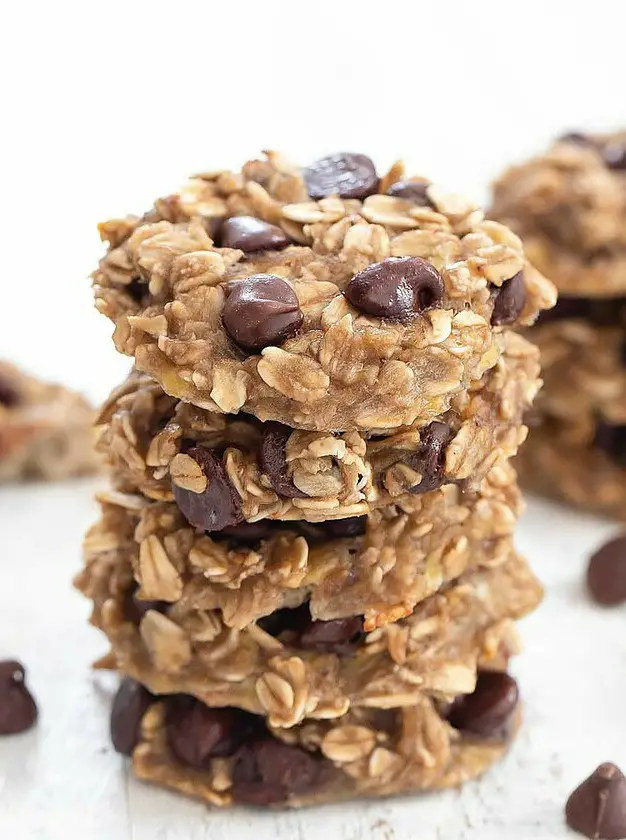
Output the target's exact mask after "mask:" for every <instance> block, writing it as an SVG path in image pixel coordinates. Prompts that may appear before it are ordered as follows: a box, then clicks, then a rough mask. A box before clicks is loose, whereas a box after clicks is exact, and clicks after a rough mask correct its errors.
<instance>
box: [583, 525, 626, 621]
mask: <svg viewBox="0 0 626 840" xmlns="http://www.w3.org/2000/svg"><path fill="white" fill-rule="evenodd" d="M587 589H588V590H589V594H590V595H591V597H592V598H593V600H594V601H596V603H598V604H603V605H604V606H607V607H608V606H613V605H615V604H621V603H624V602H626V535H623V536H621V537H616V538H615V539H613V540H610V541H609V542H607V543H605V544H604V545H603V546H602V547H601V548H599V549H598V551H596V552H595V554H593V555H592V556H591V559H590V560H589V565H588V567H587Z"/></svg>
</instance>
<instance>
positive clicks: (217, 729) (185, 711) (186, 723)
mask: <svg viewBox="0 0 626 840" xmlns="http://www.w3.org/2000/svg"><path fill="white" fill-rule="evenodd" d="M252 717H253V716H252V715H247V714H246V713H245V712H240V711H239V710H237V709H231V708H220V709H212V708H209V707H208V706H205V705H204V703H201V702H200V701H199V700H196V698H195V697H190V696H188V695H186V694H179V695H174V696H172V697H170V698H169V699H168V703H167V710H166V713H165V729H166V733H167V742H168V744H169V746H170V749H171V750H172V752H173V753H174V755H175V756H176V758H177V759H178V760H179V761H180V762H181V763H182V764H184V765H186V766H187V767H193V768H194V769H196V770H206V769H207V768H208V767H209V764H210V761H211V759H212V758H222V757H224V756H227V755H232V754H233V753H234V752H236V751H237V750H238V749H239V747H240V746H241V745H242V744H243V743H244V742H245V740H246V738H248V737H249V736H250V734H251V724H250V721H249V720H248V718H250V719H252Z"/></svg>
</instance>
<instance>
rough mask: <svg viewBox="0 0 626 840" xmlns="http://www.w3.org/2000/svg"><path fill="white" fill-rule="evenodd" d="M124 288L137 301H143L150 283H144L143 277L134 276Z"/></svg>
mask: <svg viewBox="0 0 626 840" xmlns="http://www.w3.org/2000/svg"><path fill="white" fill-rule="evenodd" d="M124 288H125V291H126V294H127V295H128V296H129V297H131V298H132V299H133V300H134V301H135V303H141V301H142V300H143V298H144V295H145V294H147V292H148V284H147V283H144V281H143V280H142V279H141V277H133V279H132V280H131V281H130V283H129V284H128V285H127V286H125V287H124Z"/></svg>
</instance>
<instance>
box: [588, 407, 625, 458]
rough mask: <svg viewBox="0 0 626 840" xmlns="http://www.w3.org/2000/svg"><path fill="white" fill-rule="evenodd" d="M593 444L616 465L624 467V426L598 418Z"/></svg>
mask: <svg viewBox="0 0 626 840" xmlns="http://www.w3.org/2000/svg"><path fill="white" fill-rule="evenodd" d="M593 446H595V447H597V448H598V449H600V450H602V452H604V453H606V455H608V456H609V458H611V459H612V460H613V461H615V463H616V464H617V465H618V466H621V467H626V426H617V425H614V424H613V423H608V422H607V421H606V420H604V419H602V418H601V417H600V418H598V420H597V422H596V432H595V435H594V439H593Z"/></svg>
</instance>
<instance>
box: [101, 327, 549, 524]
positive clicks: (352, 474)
mask: <svg viewBox="0 0 626 840" xmlns="http://www.w3.org/2000/svg"><path fill="white" fill-rule="evenodd" d="M540 384H541V381H540V379H539V354H538V352H537V351H536V349H535V348H534V347H533V346H532V345H531V344H529V343H528V342H527V341H526V340H525V339H523V338H521V337H520V336H518V335H516V334H515V333H513V332H508V333H507V334H506V335H505V336H504V352H503V355H502V356H501V358H500V359H499V360H498V362H497V363H496V365H495V366H494V367H493V368H491V369H490V370H489V371H487V372H486V373H485V374H484V375H483V377H482V379H481V380H479V381H478V382H476V383H474V385H473V386H472V387H471V388H469V389H468V390H466V391H463V392H461V393H459V394H456V395H455V396H454V397H453V398H452V400H451V405H450V408H449V410H448V411H447V412H446V413H445V414H443V415H440V416H439V417H438V418H437V419H436V420H434V421H432V422H431V423H429V424H428V425H427V426H425V427H422V428H418V427H417V426H416V425H413V426H407V427H400V428H399V429H391V430H387V431H386V432H385V433H384V434H376V435H373V434H369V433H367V432H356V431H353V432H337V433H335V434H333V433H331V432H320V431H317V432H314V431H304V430H298V429H290V428H289V427H287V426H283V425H281V424H279V423H275V422H266V423H262V422H261V421H260V420H257V419H256V418H255V417H253V416H252V415H248V414H239V415H237V416H235V417H229V416H227V415H224V414H215V413H212V412H208V411H206V410H205V409H201V408H197V407H196V406H192V405H190V404H189V403H184V402H181V401H178V400H176V399H175V398H174V397H169V396H168V395H166V394H165V393H164V392H163V390H162V389H161V388H160V386H159V385H157V384H156V383H155V382H154V381H153V380H152V379H150V378H149V377H148V376H146V375H145V374H143V375H142V374H138V373H134V374H132V375H131V376H130V377H129V379H128V380H127V381H126V382H125V383H123V384H122V385H121V386H120V387H119V388H118V389H116V391H114V392H113V394H112V395H111V397H110V398H109V400H108V401H107V402H106V403H105V404H104V406H103V407H102V409H101V412H100V417H99V420H98V422H99V423H100V424H101V435H100V438H99V442H98V447H97V448H98V450H99V451H100V452H101V454H102V455H103V456H104V458H105V459H106V460H107V461H108V463H109V464H110V465H111V466H112V467H113V471H112V474H113V480H114V483H115V485H116V487H117V488H118V489H120V490H123V491H127V492H136V491H137V490H139V491H140V492H141V493H143V494H144V495H145V496H148V497H149V498H152V499H157V500H163V501H173V500H176V501H177V503H178V504H179V506H180V508H181V510H182V512H183V513H184V514H185V515H186V516H187V517H188V519H189V521H190V522H191V523H192V524H193V525H196V526H198V527H202V528H203V529H204V530H207V531H214V530H220V529H222V528H225V527H230V526H233V525H236V524H238V523H239V522H243V521H247V522H256V521H259V520H261V519H266V518H267V519H279V520H293V519H306V520H308V521H313V522H316V521H322V520H330V519H339V518H345V517H353V516H362V515H364V514H367V513H369V512H370V511H371V510H373V509H375V508H378V507H381V506H386V505H389V504H393V503H394V502H395V501H396V500H397V499H399V498H402V497H404V496H406V495H407V494H409V495H415V494H422V493H426V492H430V491H433V490H436V489H439V488H440V487H441V486H443V485H445V484H458V485H460V486H461V487H462V488H463V489H465V490H472V489H477V488H478V487H479V486H480V483H481V481H482V480H483V479H484V477H485V475H486V474H487V473H488V472H489V470H490V469H491V468H492V467H493V466H494V464H496V463H499V462H502V461H504V460H506V459H508V458H510V457H511V456H512V455H514V454H515V452H516V451H517V449H518V447H519V445H520V444H521V443H522V442H523V441H524V439H525V437H526V431H527V430H526V426H525V425H524V424H523V416H524V413H525V412H526V411H527V410H528V409H529V407H530V405H531V404H532V401H533V399H534V397H535V394H536V393H537V391H538V389H539V386H540Z"/></svg>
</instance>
